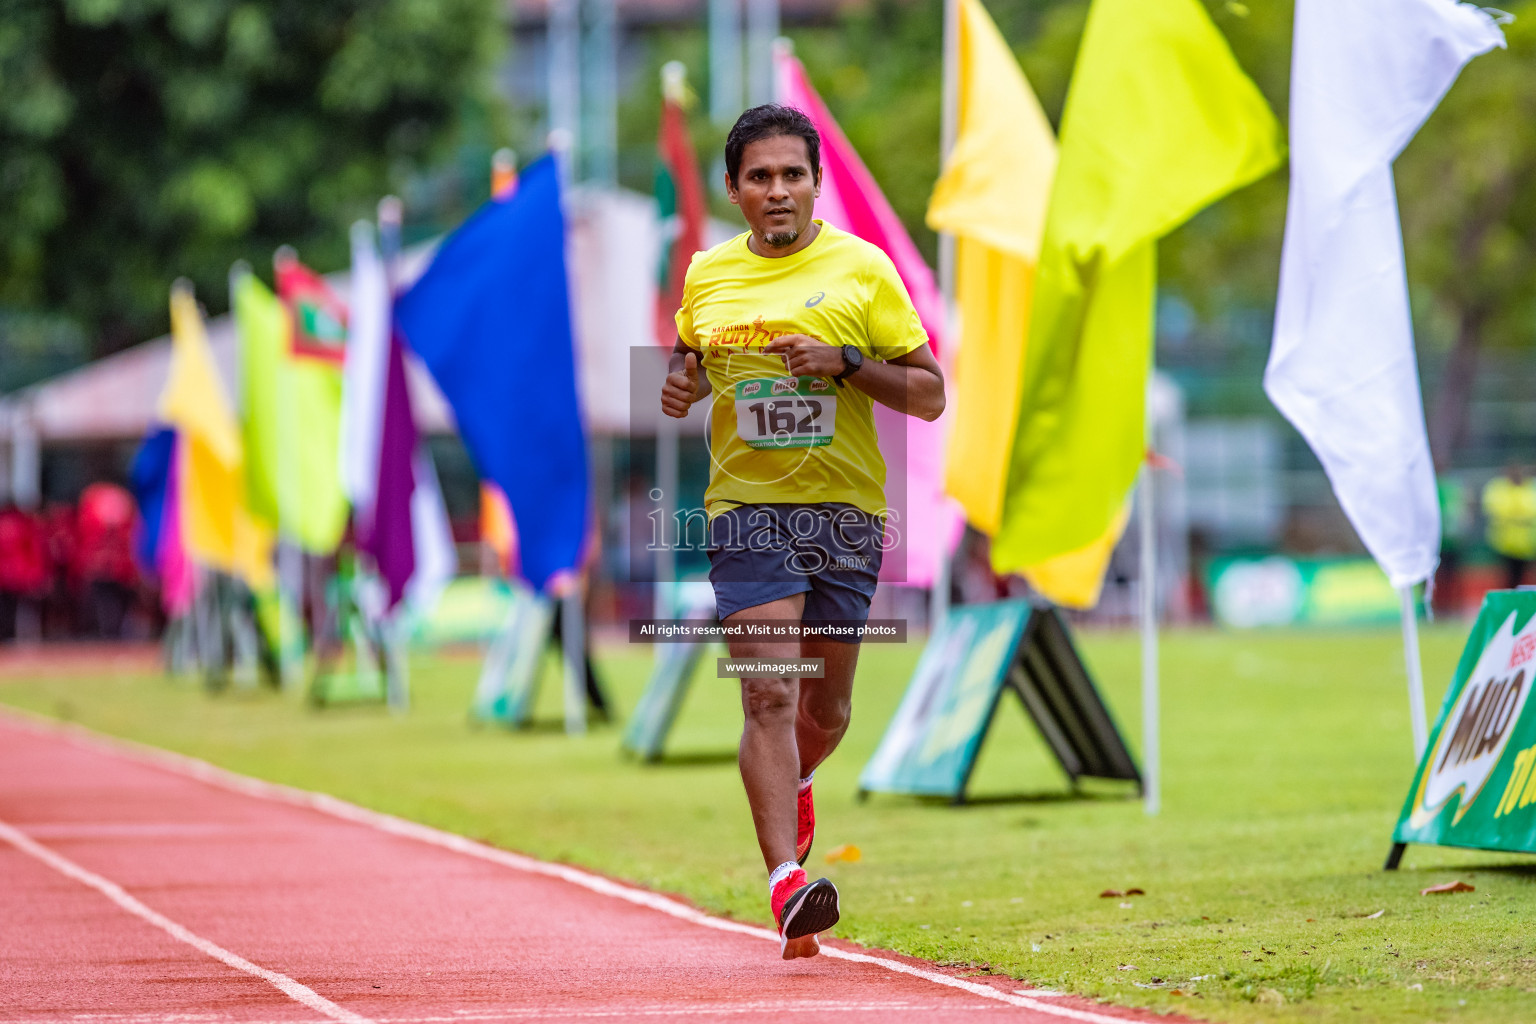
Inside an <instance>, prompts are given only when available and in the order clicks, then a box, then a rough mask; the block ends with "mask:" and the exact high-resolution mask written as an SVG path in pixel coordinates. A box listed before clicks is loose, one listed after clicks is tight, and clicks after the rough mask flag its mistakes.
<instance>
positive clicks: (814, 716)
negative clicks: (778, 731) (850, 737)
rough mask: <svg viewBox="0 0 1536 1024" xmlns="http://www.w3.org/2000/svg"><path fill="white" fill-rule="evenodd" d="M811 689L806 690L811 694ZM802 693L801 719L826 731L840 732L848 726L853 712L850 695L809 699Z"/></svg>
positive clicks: (812, 697)
mask: <svg viewBox="0 0 1536 1024" xmlns="http://www.w3.org/2000/svg"><path fill="white" fill-rule="evenodd" d="M809 693H810V691H809V690H807V691H805V694H809ZM805 694H802V696H801V699H800V709H799V713H800V720H801V721H803V722H805V723H806V724H808V725H811V726H814V727H815V728H817V729H819V730H821V731H822V732H825V733H835V732H840V731H842V730H843V729H846V728H847V727H848V719H849V717H850V716H851V715H852V714H853V701H852V700H851V699H849V698H848V697H833V698H827V697H819V698H818V697H815V696H811V697H810V698H809V699H807V697H806V695H805Z"/></svg>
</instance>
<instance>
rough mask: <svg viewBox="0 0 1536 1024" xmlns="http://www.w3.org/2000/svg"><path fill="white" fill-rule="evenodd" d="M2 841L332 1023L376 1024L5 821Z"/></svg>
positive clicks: (0, 825) (0, 826) (0, 832)
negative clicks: (172, 916) (142, 899)
mask: <svg viewBox="0 0 1536 1024" xmlns="http://www.w3.org/2000/svg"><path fill="white" fill-rule="evenodd" d="M0 839H4V840H5V841H6V842H8V843H10V844H11V845H12V846H14V847H16V849H18V850H20V851H21V852H22V853H26V854H30V855H31V856H33V857H36V858H37V859H38V860H40V861H42V862H43V863H44V864H47V865H48V866H49V867H51V868H53V869H54V870H55V871H57V872H58V873H59V874H61V875H65V876H66V877H69V878H73V879H74V880H75V881H77V882H79V883H81V884H82V885H88V886H90V887H91V888H92V889H95V890H96V891H97V892H99V893H101V894H102V895H103V896H105V897H106V898H107V899H109V900H111V901H112V902H113V903H116V904H117V905H118V906H119V907H122V908H123V909H124V910H126V911H128V913H130V914H132V915H134V916H135V917H138V918H141V919H142V920H145V921H148V922H149V923H150V924H152V925H154V926H155V927H156V928H159V929H160V930H161V931H163V932H165V933H166V934H168V935H170V936H171V938H173V939H178V940H180V941H182V942H185V943H186V944H187V945H189V946H191V947H192V948H193V949H196V950H198V951H199V952H202V953H206V954H207V955H208V956H211V957H213V958H214V959H215V960H218V961H220V962H221V963H225V964H228V965H229V966H230V967H233V968H234V969H235V970H237V971H244V972H245V973H246V974H253V975H255V976H256V977H258V978H260V979H261V980H262V981H265V982H266V983H267V984H269V985H271V986H272V987H273V988H275V989H277V990H278V991H279V992H281V993H283V995H285V996H287V997H288V998H290V999H293V1000H295V1001H296V1002H300V1003H303V1004H304V1005H305V1006H307V1007H309V1008H310V1009H311V1010H314V1011H315V1012H316V1013H322V1014H324V1015H325V1016H327V1017H329V1018H331V1019H332V1020H339V1021H345V1022H346V1024H373V1021H370V1020H369V1019H368V1018H367V1017H364V1016H362V1015H361V1014H356V1013H353V1012H352V1011H351V1010H344V1009H342V1008H341V1007H339V1006H337V1005H336V1004H335V1003H333V1002H331V1001H330V1000H329V999H327V998H325V997H324V996H322V995H320V994H319V993H318V992H316V991H315V990H314V989H312V988H309V987H307V986H305V985H301V984H299V983H298V982H296V981H294V980H293V979H292V978H290V977H288V976H287V975H286V974H279V973H277V972H276V971H269V970H267V969H266V968H265V967H258V966H256V965H255V964H253V963H251V962H250V961H249V960H247V959H245V957H243V956H239V955H237V954H235V953H231V952H230V951H229V950H227V949H225V948H224V947H223V946H220V945H217V944H215V943H212V942H209V941H208V940H207V939H205V938H203V937H202V936H201V935H198V934H196V933H195V932H191V931H188V930H187V929H186V928H184V927H182V926H181V925H179V924H177V923H176V922H175V921H172V920H171V919H170V918H168V917H166V916H165V915H164V914H161V913H159V912H158V911H155V910H151V909H150V908H149V907H146V906H145V905H144V904H142V903H140V902H139V901H138V900H136V899H134V898H133V897H132V896H130V895H128V893H127V892H126V891H124V889H123V887H122V886H120V885H118V884H117V883H116V882H112V881H109V880H107V879H105V878H102V877H101V876H100V875H98V874H95V873H94V872H91V871H87V870H86V869H85V868H83V867H81V866H80V865H78V864H76V863H75V862H74V861H72V860H70V859H68V858H67V857H61V856H60V855H59V854H57V853H54V852H53V851H52V850H50V849H48V847H46V846H43V845H42V844H41V843H37V842H34V841H33V839H32V838H31V837H30V836H28V835H27V834H26V833H25V832H22V831H21V830H20V829H16V828H13V827H12V826H10V825H7V824H6V823H5V822H3V821H0Z"/></svg>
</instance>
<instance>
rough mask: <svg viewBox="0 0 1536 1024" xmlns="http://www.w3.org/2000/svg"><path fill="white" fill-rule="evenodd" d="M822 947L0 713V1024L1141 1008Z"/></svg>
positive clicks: (969, 1014) (1056, 1019) (1100, 1014)
mask: <svg viewBox="0 0 1536 1024" xmlns="http://www.w3.org/2000/svg"><path fill="white" fill-rule="evenodd" d="M824 950H825V954H824V955H823V956H820V957H816V958H815V959H812V960H796V961H789V962H785V961H782V960H780V959H779V958H778V948H777V940H776V939H773V938H772V937H771V935H770V933H769V932H767V930H766V929H761V928H756V927H752V926H748V925H742V924H740V923H736V922H730V921H724V920H722V919H718V918H713V917H709V916H708V915H705V914H703V913H702V912H700V911H698V910H695V909H693V908H691V907H687V906H685V905H683V904H681V903H679V902H678V901H675V900H672V899H669V898H667V897H663V896H659V895H657V894H654V893H648V892H645V891H643V890H638V889H634V888H632V887H629V886H625V885H622V884H620V883H616V882H612V881H610V880H607V879H603V878H600V877H598V876H595V875H592V874H590V873H587V872H583V871H580V870H578V869H575V868H569V867H566V866H563V865H553V864H547V863H544V862H540V861H535V860H532V859H530V858H526V857H522V856H520V855H518V854H512V853H507V852H505V851H499V850H494V849H491V848H489V847H486V846H482V845H480V844H477V843H474V842H472V841H470V840H466V839H463V838H461V837H457V836H450V835H448V834H446V833H442V832H437V831H435V830H433V829H429V828H426V827H424V826H419V825H414V824H411V823H409V822H404V821H401V820H400V819H396V818H390V817H388V816H385V815H380V814H375V813H373V812H370V811H366V810H363V809H362V808H357V807H354V806H352V805H349V804H344V803H342V802H341V801H337V800H334V799H332V798H329V797H324V796H321V795H318V794H306V793H301V792H299V791H297V790H290V789H285V788H282V787H277V786H273V785H270V784H267V783H263V782H259V781H258V780H254V779H248V778H244V777H241V776H235V775H232V774H229V773H225V772H222V771H220V770H219V769H216V768H213V767H212V766H209V765H206V764H203V763H202V762H196V761H191V760H189V759H184V758H178V757H175V756H174V755H168V754H157V753H156V752H151V751H147V750H144V749H130V748H128V747H126V746H125V745H121V744H116V743H109V742H107V741H105V740H103V739H95V738H91V737H89V736H86V735H84V734H82V733H81V732H79V731H73V732H69V733H65V732H63V731H60V730H56V729H53V728H51V727H44V726H38V725H32V724H26V723H22V722H19V721H17V720H14V719H9V718H6V717H0V1024H19V1022H28V1024H31V1022H35V1021H42V1020H65V1019H72V1020H79V1019H81V1018H83V1017H89V1018H91V1019H92V1020H93V1021H94V1022H96V1024H150V1022H152V1021H154V1022H158V1021H172V1022H177V1024H224V1022H230V1024H236V1022H238V1024H252V1022H258V1021H271V1022H274V1024H287V1022H298V1021H305V1022H323V1021H326V1020H340V1021H347V1022H350V1024H366V1022H369V1021H377V1022H380V1024H383V1022H392V1024H405V1022H413V1024H415V1022H419V1024H435V1022H454V1021H466V1022H475V1024H488V1022H495V1021H508V1022H517V1021H544V1020H551V1021H559V1020H573V1021H576V1020H585V1019H601V1020H606V1021H627V1020H644V1021H654V1020H658V1019H668V1018H675V1019H680V1020H687V1021H696V1022H701V1024H702V1022H706V1021H731V1022H743V1024H751V1022H755V1021H763V1022H769V1021H772V1022H774V1024H778V1022H784V1021H825V1020H831V1019H833V1018H834V1017H835V1018H836V1019H837V1020H839V1021H849V1022H854V1024H859V1022H869V1024H909V1022H911V1024H917V1022H923V1024H950V1022H956V1024H958V1022H968V1021H987V1022H999V1024H1001V1022H1004V1021H1017V1022H1024V1024H1061V1022H1063V1021H1066V1020H1076V1021H1080V1022H1084V1024H1123V1022H1125V1021H1146V1020H1151V1019H1153V1018H1152V1017H1151V1016H1150V1015H1147V1014H1144V1013H1137V1012H1135V1011H1128V1010H1122V1009H1118V1008H1111V1007H1103V1006H1098V1005H1096V1004H1092V1003H1089V1002H1086V1001H1083V1000H1079V999H1075V998H1071V997H1066V998H1062V997H1049V996H1046V995H1041V994H1039V993H1031V992H1030V991H1028V990H1020V989H1019V987H1018V983H1016V982H1011V981H1006V980H1004V979H991V978H960V977H957V976H955V975H954V974H952V973H946V972H944V971H942V970H941V969H939V968H936V967H934V966H933V965H931V964H924V963H922V962H920V961H916V960H911V959H908V958H902V957H898V956H896V955H895V954H888V953H882V954H878V955H875V954H870V953H867V952H863V951H860V950H859V949H858V948H857V947H855V946H852V945H850V944H847V943H841V942H839V943H832V944H828V945H827V946H824ZM1157 1019H1158V1020H1162V1021H1166V1020H1169V1018H1167V1017H1162V1018H1157Z"/></svg>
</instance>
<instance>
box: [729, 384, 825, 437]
mask: <svg viewBox="0 0 1536 1024" xmlns="http://www.w3.org/2000/svg"><path fill="white" fill-rule="evenodd" d="M734 397H735V399H736V434H737V436H739V437H740V438H741V439H742V440H743V441H745V442H746V443H747V445H748V447H751V448H815V447H820V446H821V445H824V444H831V443H832V438H833V434H834V432H835V430H836V427H837V396H836V395H834V394H833V393H832V389H831V387H830V386H829V385H828V383H827V381H826V379H825V378H823V377H800V378H795V377H779V378H773V377H769V378H764V379H761V380H744V381H739V382H737V384H736V394H735V396H734Z"/></svg>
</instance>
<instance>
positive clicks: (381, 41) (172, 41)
mask: <svg viewBox="0 0 1536 1024" xmlns="http://www.w3.org/2000/svg"><path fill="white" fill-rule="evenodd" d="M501 8H502V5H501V4H499V3H497V2H496V0H329V2H325V3H314V2H310V0H9V2H8V3H6V5H5V15H4V18H3V20H0V96H4V98H5V101H4V103H3V104H0V306H5V307H9V308H11V309H13V310H26V311H32V312H36V313H42V314H48V315H53V316H59V315H62V316H64V317H66V318H68V319H72V320H74V321H76V322H78V323H80V324H81V325H83V327H84V328H85V330H86V331H87V333H88V335H89V336H90V337H91V338H92V339H93V340H92V345H91V347H92V349H93V351H94V353H95V354H97V355H100V354H104V353H106V352H110V351H113V350H115V349H117V348H120V347H122V346H124V345H126V344H129V343H131V342H134V341H137V340H140V339H142V338H143V337H145V336H146V335H147V334H149V333H151V332H153V331H158V330H160V329H162V328H163V327H164V325H165V323H166V319H167V314H166V289H167V287H168V286H169V282H170V280H171V279H172V278H173V277H175V276H177V275H178V274H185V275H187V276H189V277H191V278H192V279H193V280H194V281H195V282H196V284H197V286H198V291H199V294H200V295H201V296H203V297H204V298H205V300H210V299H211V300H213V301H214V302H221V301H222V300H223V297H224V293H225V291H226V274H227V271H228V268H229V266H230V264H231V263H232V262H233V261H235V260H237V259H241V258H246V259H250V260H251V261H252V262H253V263H255V262H262V261H264V258H265V257H266V255H267V254H268V253H270V252H271V251H272V250H273V249H274V248H276V247H277V246H278V245H281V244H284V243H287V244H292V245H295V246H297V247H298V249H299V251H300V253H301V254H302V255H303V256H304V257H305V258H306V259H307V260H309V261H310V262H312V263H314V264H317V265H320V266H337V265H340V264H342V263H344V262H345V259H346V245H347V233H346V230H345V229H346V226H347V224H348V223H350V222H351V221H352V220H353V219H355V218H357V217H359V216H367V215H370V214H371V212H372V210H373V205H374V203H375V201H376V200H377V198H378V197H379V196H380V195H382V194H384V193H385V192H387V191H389V190H391V189H397V188H399V187H401V186H402V185H403V184H404V183H405V179H406V178H407V177H408V176H409V175H410V174H411V173H412V172H413V171H416V170H418V169H420V168H422V167H424V166H425V165H426V164H427V163H429V162H430V161H432V160H434V159H437V158H440V157H441V156H443V155H444V152H445V149H446V145H447V143H448V142H449V141H450V140H451V138H452V137H453V133H454V128H455V126H456V124H458V122H459V121H460V119H461V117H463V116H464V115H465V113H466V112H473V111H475V110H477V109H481V108H483V107H484V106H485V105H486V104H488V103H490V102H491V96H492V92H491V84H492V83H491V76H490V71H491V68H492V66H493V63H494V60H495V58H496V55H497V54H498V53H499V52H500V50H501V49H502V46H503V41H504V39H505V37H506V34H505V31H504V29H503V27H502V25H501ZM210 304H212V303H210ZM0 344H4V341H3V339H0ZM4 357H5V356H4V352H3V351H0V359H3V358H4Z"/></svg>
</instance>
